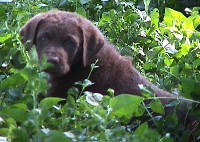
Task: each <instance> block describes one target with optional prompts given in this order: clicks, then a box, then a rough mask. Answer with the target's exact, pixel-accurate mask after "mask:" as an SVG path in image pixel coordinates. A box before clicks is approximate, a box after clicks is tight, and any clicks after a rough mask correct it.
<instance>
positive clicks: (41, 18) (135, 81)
mask: <svg viewBox="0 0 200 142" xmlns="http://www.w3.org/2000/svg"><path fill="white" fill-rule="evenodd" d="M20 35H21V36H22V38H23V39H22V42H23V43H24V44H26V43H27V45H28V47H29V48H31V47H32V46H33V45H35V46H36V50H37V53H38V57H39V59H40V60H43V57H44V56H46V57H47V61H48V62H49V63H51V64H53V66H54V67H53V68H51V69H49V70H46V72H47V73H49V74H50V84H51V88H50V91H49V95H50V96H57V97H64V98H66V95H67V94H66V93H67V90H68V89H69V88H70V87H72V86H73V85H74V83H75V82H77V81H83V80H84V79H85V78H87V76H88V75H89V72H90V70H91V68H90V64H91V63H94V62H95V61H96V60H97V59H98V64H97V65H98V66H99V67H98V68H97V69H96V70H95V71H94V72H92V75H91V77H90V80H91V81H92V82H93V83H94V85H93V86H91V87H89V88H88V90H89V91H92V92H98V93H101V94H104V95H105V94H106V92H107V90H108V89H109V88H112V89H114V90H115V94H116V95H118V94H121V93H128V94H135V95H141V90H140V88H139V85H140V84H142V85H144V86H146V87H149V88H151V89H152V90H153V91H154V92H155V94H156V96H159V97H172V96H171V94H170V93H168V92H165V91H163V90H161V89H159V88H158V87H156V86H155V85H153V84H152V83H150V82H149V81H148V80H147V79H145V78H144V77H143V76H141V75H140V73H139V72H138V71H137V70H136V69H135V68H134V67H133V65H132V63H131V61H130V60H129V59H127V58H125V57H123V56H121V55H120V54H119V53H118V52H117V51H116V49H115V48H114V47H113V46H112V45H111V44H110V43H108V42H107V41H106V40H105V39H104V37H103V35H102V33H101V32H100V31H99V30H98V29H97V28H96V27H95V26H94V25H93V24H92V23H91V22H90V21H88V20H87V19H84V18H82V17H80V16H78V15H76V14H75V13H70V12H64V11H56V12H55V11H54V12H49V13H45V14H40V15H37V16H35V17H33V18H32V19H31V20H30V21H29V22H28V23H27V24H26V25H25V26H24V27H23V28H22V30H21V32H20ZM27 41H28V42H27Z"/></svg>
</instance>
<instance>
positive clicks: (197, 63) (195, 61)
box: [193, 58, 200, 68]
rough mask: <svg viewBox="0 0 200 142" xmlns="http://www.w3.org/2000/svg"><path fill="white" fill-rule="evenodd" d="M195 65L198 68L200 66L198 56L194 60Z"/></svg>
mask: <svg viewBox="0 0 200 142" xmlns="http://www.w3.org/2000/svg"><path fill="white" fill-rule="evenodd" d="M193 65H194V67H196V68H197V67H198V66H200V59H199V58H198V59H196V60H194V62H193Z"/></svg>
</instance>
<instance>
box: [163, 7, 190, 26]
mask: <svg viewBox="0 0 200 142" xmlns="http://www.w3.org/2000/svg"><path fill="white" fill-rule="evenodd" d="M185 20H187V18H186V17H185V16H184V15H183V14H182V13H181V12H178V11H175V10H173V9H171V8H165V16H164V22H165V24H166V25H167V26H173V25H174V22H175V23H176V24H177V25H178V26H180V25H181V24H182V22H184V21H185Z"/></svg>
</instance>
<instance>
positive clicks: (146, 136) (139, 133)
mask: <svg viewBox="0 0 200 142" xmlns="http://www.w3.org/2000/svg"><path fill="white" fill-rule="evenodd" d="M134 135H136V137H137V138H139V140H140V141H144V142H146V141H149V140H150V141H152V142H157V141H159V140H160V138H161V136H160V134H159V133H158V131H155V130H152V129H149V126H148V123H147V122H145V123H143V124H142V125H140V126H139V127H138V128H137V129H136V130H135V131H134Z"/></svg>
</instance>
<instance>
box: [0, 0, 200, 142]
mask: <svg viewBox="0 0 200 142" xmlns="http://www.w3.org/2000/svg"><path fill="white" fill-rule="evenodd" d="M139 2H140V1H137V0H135V1H131V2H130V1H114V0H110V1H108V0H101V1H100V0H97V1H93V0H80V1H76V0H55V1H51V0H42V1H39V0H32V1H23V0H19V1H13V2H11V3H2V4H1V5H0V18H1V20H0V93H1V96H0V98H1V102H0V110H1V111H0V136H1V137H0V141H1V139H2V141H14V142H23V141H24V142H25V141H45V142H46V141H48V142H49V141H58V140H59V141H164V142H172V141H188V136H189V134H190V131H189V130H187V128H180V126H179V123H178V122H179V121H183V120H178V119H177V116H176V114H175V113H174V114H173V115H171V116H165V115H164V107H167V106H162V104H161V103H160V101H159V100H158V98H155V97H154V96H152V93H151V92H150V91H149V90H146V89H145V88H143V89H144V96H140V97H139V96H134V95H127V94H122V95H120V96H116V97H114V91H113V90H108V96H104V97H102V95H101V94H98V93H95V92H94V93H92V92H87V87H89V86H90V85H92V82H90V81H89V80H88V79H89V78H88V79H87V80H85V81H83V82H78V83H77V85H81V86H82V88H83V89H82V90H77V89H76V88H75V87H76V85H75V87H74V88H71V89H70V90H69V91H68V93H67V94H68V97H67V99H66V100H65V99H61V98H51V97H47V98H44V97H45V95H46V94H47V92H46V90H47V88H48V83H47V79H48V76H47V75H46V74H45V73H43V72H42V67H41V66H39V62H38V60H37V55H36V52H35V50H34V48H33V50H32V51H31V52H30V53H28V52H27V50H26V47H24V46H23V45H22V44H21V42H20V37H19V34H18V33H19V30H20V28H21V27H22V26H23V25H24V24H25V23H26V22H27V21H28V19H30V18H31V17H32V16H34V15H35V14H37V13H40V12H45V11H48V10H51V9H60V10H67V11H76V12H78V13H79V14H81V15H82V16H85V17H87V18H89V19H90V20H93V22H94V23H95V24H96V25H97V26H98V27H99V28H100V29H101V30H102V31H103V33H104V34H105V36H107V37H108V39H109V40H110V42H112V43H114V44H115V45H117V47H118V49H119V51H120V52H121V53H122V54H124V55H128V56H130V57H131V58H132V59H133V61H134V62H133V64H135V66H136V67H137V68H138V70H140V71H141V73H142V74H144V75H145V76H146V77H148V78H149V79H150V80H151V81H152V82H153V83H154V84H157V85H158V86H160V88H163V89H166V90H168V91H171V92H174V93H175V94H177V95H178V96H179V95H180V96H184V97H186V98H189V99H193V100H195V101H193V100H187V101H191V102H194V103H193V106H192V108H191V113H193V115H194V116H196V117H198V116H199V115H200V111H199V110H200V109H199V108H198V104H199V103H198V101H199V100H200V92H199V87H200V83H199V81H200V71H199V68H200V52H199V48H200V43H199V39H200V33H199V31H197V30H196V29H197V28H198V26H199V23H200V15H199V13H198V11H196V10H195V9H194V10H193V11H192V12H191V13H190V16H188V17H185V16H184V15H183V14H182V13H181V12H178V11H175V10H173V9H170V8H166V9H165V14H164V17H163V20H160V19H162V18H161V17H162V16H163V13H162V10H163V9H164V5H163V7H162V9H161V7H159V9H157V8H155V9H153V10H152V11H150V12H149V15H148V14H146V13H145V12H144V11H140V10H139V9H137V7H138V6H139ZM137 4H138V5H137ZM149 4H150V3H148V1H145V8H146V11H148V10H147V9H148V8H149ZM150 5H151V4H150ZM94 68H96V66H95V65H94V64H93V65H92V69H94ZM97 69H98V68H97ZM93 85H95V84H93ZM146 101H148V103H144V102H146ZM169 105H173V104H169ZM143 118H145V120H143ZM152 120H153V121H152ZM148 122H152V123H148ZM194 135H195V138H196V139H197V138H199V136H200V130H196V132H195V134H194Z"/></svg>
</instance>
